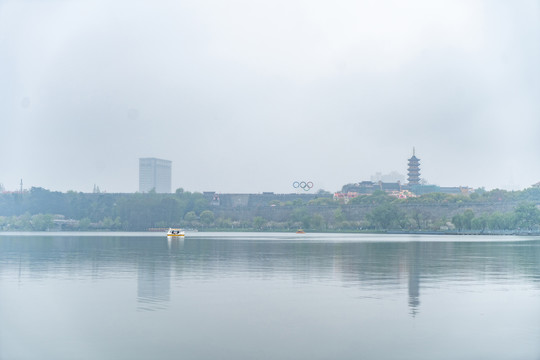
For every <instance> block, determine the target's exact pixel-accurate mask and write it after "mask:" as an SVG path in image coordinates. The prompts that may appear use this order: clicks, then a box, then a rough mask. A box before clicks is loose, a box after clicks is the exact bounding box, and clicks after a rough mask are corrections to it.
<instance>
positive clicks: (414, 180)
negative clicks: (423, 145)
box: [407, 147, 420, 185]
mask: <svg viewBox="0 0 540 360" xmlns="http://www.w3.org/2000/svg"><path fill="white" fill-rule="evenodd" d="M414 153H415V151H414V147H413V155H412V157H411V158H410V159H409V169H408V174H407V176H408V178H407V181H408V182H409V185H418V184H420V159H419V158H417V157H416V156H415V154H414Z"/></svg>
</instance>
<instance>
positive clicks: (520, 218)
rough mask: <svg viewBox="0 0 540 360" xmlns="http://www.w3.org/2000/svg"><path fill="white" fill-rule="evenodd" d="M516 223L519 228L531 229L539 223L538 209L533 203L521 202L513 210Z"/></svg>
mask: <svg viewBox="0 0 540 360" xmlns="http://www.w3.org/2000/svg"><path fill="white" fill-rule="evenodd" d="M514 213H515V217H516V225H517V226H518V227H519V228H520V229H527V230H531V229H532V228H533V227H534V226H536V225H538V224H539V223H540V210H538V208H537V207H536V205H535V204H533V203H521V204H519V205H518V207H517V208H516V209H515V210H514Z"/></svg>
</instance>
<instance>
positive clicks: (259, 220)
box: [253, 216, 266, 230]
mask: <svg viewBox="0 0 540 360" xmlns="http://www.w3.org/2000/svg"><path fill="white" fill-rule="evenodd" d="M265 223H266V220H265V219H264V218H263V217H262V216H255V217H254V218H253V227H254V228H255V229H256V230H262V227H263V225H264V224H265Z"/></svg>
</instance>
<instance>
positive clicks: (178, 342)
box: [0, 233, 540, 360]
mask: <svg viewBox="0 0 540 360" xmlns="http://www.w3.org/2000/svg"><path fill="white" fill-rule="evenodd" d="M0 359H2V360H11V359H39V360H42V359H55V360H60V359H70V360H72V359H130V360H131V359H490V360H493V359H534V360H539V359H540V239H539V238H527V237H482V236H427V235H426V236H418V235H416V236H413V235H364V234H361V235H352V234H332V235H327V234H324V235H321V234H318V235H312V234H306V235H296V234H258V233H257V234H254V233H249V234H247V233H226V234H216V233H193V234H189V233H188V234H187V236H186V238H185V239H184V240H177V239H173V240H171V241H168V240H167V238H166V237H164V236H163V235H162V234H146V233H141V234H139V233H122V234H115V233H106V234H92V233H89V234H80V233H76V234H67V233H58V234H5V233H4V234H0Z"/></svg>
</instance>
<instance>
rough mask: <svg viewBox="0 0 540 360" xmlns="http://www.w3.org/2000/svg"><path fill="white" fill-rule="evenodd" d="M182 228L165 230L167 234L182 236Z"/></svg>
mask: <svg viewBox="0 0 540 360" xmlns="http://www.w3.org/2000/svg"><path fill="white" fill-rule="evenodd" d="M184 235H185V234H184V230H182V229H173V228H169V231H167V236H182V237H183V236H184Z"/></svg>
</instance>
